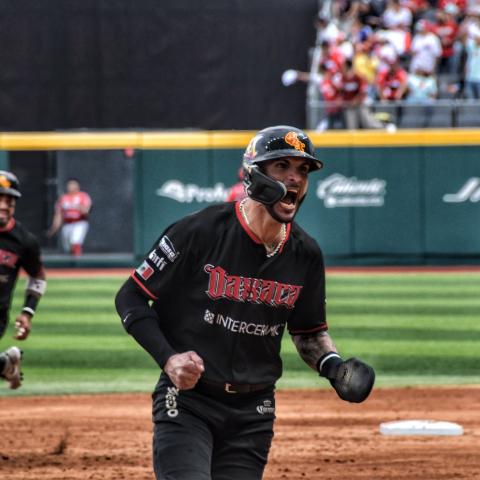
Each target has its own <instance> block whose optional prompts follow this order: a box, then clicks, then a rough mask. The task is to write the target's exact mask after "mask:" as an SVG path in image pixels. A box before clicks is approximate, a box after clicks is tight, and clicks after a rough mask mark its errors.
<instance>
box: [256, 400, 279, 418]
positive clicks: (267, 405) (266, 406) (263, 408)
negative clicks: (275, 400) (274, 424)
mask: <svg viewBox="0 0 480 480" xmlns="http://www.w3.org/2000/svg"><path fill="white" fill-rule="evenodd" d="M257 412H258V413H259V414H260V415H265V414H268V413H275V407H272V401H271V400H264V401H263V405H258V406H257Z"/></svg>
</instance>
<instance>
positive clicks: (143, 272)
mask: <svg viewBox="0 0 480 480" xmlns="http://www.w3.org/2000/svg"><path fill="white" fill-rule="evenodd" d="M135 271H136V272H137V273H138V274H139V275H140V276H141V277H142V278H143V279H144V280H148V279H149V278H150V277H151V276H152V275H153V268H152V267H151V266H150V265H149V264H148V263H147V261H146V260H145V261H144V262H143V263H142V264H141V265H140V266H139V267H138V268H137V269H136V270H135Z"/></svg>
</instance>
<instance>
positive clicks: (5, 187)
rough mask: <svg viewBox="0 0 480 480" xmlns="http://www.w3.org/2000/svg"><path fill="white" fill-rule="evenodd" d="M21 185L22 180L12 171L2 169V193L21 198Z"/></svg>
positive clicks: (0, 186) (0, 185)
mask: <svg viewBox="0 0 480 480" xmlns="http://www.w3.org/2000/svg"><path fill="white" fill-rule="evenodd" d="M19 187H20V182H19V181H18V178H17V177H16V176H15V175H14V174H13V173H12V172H7V171H6V170H0V195H10V196H11V197H16V198H20V197H21V196H22V194H21V193H20V191H19Z"/></svg>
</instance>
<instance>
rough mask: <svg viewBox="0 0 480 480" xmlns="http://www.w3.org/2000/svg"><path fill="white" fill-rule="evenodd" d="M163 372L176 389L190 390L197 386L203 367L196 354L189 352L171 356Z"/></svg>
mask: <svg viewBox="0 0 480 480" xmlns="http://www.w3.org/2000/svg"><path fill="white" fill-rule="evenodd" d="M163 370H164V372H165V373H166V374H167V375H168V376H169V377H170V380H171V381H172V382H173V384H174V385H175V386H176V387H177V388H178V389H180V390H190V389H191V388H193V387H195V385H196V384H197V382H198V380H199V378H200V377H201V375H202V373H203V372H204V371H205V367H204V365H203V360H202V359H201V358H200V357H199V356H198V354H197V353H195V352H194V351H192V350H190V351H188V352H183V353H176V354H175V355H172V356H171V357H170V358H169V359H168V360H167V363H166V364H165V366H164V368H163Z"/></svg>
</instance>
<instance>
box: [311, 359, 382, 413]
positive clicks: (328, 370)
mask: <svg viewBox="0 0 480 480" xmlns="http://www.w3.org/2000/svg"><path fill="white" fill-rule="evenodd" d="M317 370H318V372H319V374H320V376H321V377H325V378H328V380H330V383H331V385H332V387H333V388H334V389H335V391H336V392H337V394H338V396H339V397H340V398H341V399H342V400H345V401H347V402H352V403H360V402H363V401H364V400H366V399H367V397H368V396H369V395H370V392H371V391H372V388H373V384H374V382H375V371H374V370H373V368H372V367H370V365H367V364H366V363H364V362H362V361H361V360H359V359H358V358H349V359H348V360H343V359H342V358H341V357H340V356H339V355H338V353H335V352H328V353H326V354H325V355H322V357H320V359H319V360H318V362H317Z"/></svg>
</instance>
